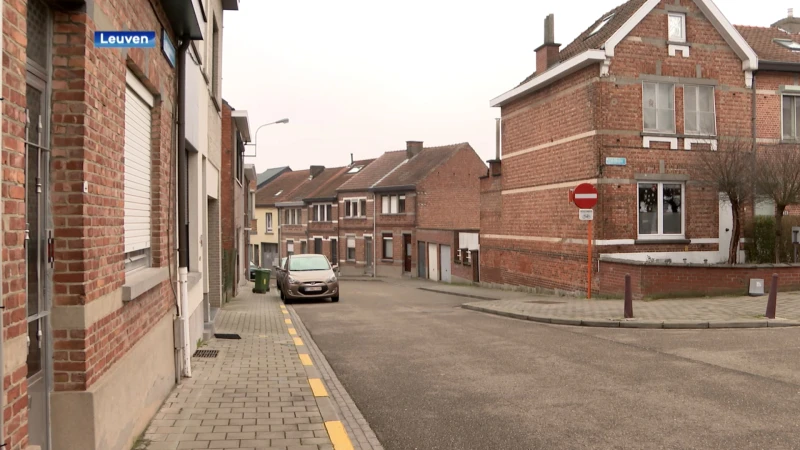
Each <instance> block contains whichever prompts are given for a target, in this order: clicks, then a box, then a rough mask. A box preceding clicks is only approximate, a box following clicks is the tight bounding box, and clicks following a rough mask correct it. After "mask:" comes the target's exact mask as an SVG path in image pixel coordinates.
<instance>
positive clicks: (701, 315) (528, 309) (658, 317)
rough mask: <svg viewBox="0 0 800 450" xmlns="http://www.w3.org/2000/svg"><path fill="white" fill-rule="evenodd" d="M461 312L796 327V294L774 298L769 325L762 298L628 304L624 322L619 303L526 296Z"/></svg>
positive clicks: (564, 321)
mask: <svg viewBox="0 0 800 450" xmlns="http://www.w3.org/2000/svg"><path fill="white" fill-rule="evenodd" d="M462 307H464V308H466V309H471V310H475V311H481V312H487V313H491V314H497V315H501V316H506V317H513V318H518V319H525V320H532V321H536V322H545V323H555V324H560V325H582V326H600V327H625V328H756V327H774V326H783V327H785V326H800V292H786V293H778V299H777V308H776V314H775V317H776V318H775V319H774V320H768V319H765V318H764V313H765V312H766V309H767V296H766V295H764V296H760V297H717V298H694V299H677V300H654V301H634V302H633V316H634V318H633V319H628V320H626V319H624V313H623V307H624V304H623V301H622V300H586V299H570V298H566V297H548V296H529V297H525V298H516V299H503V300H496V301H478V302H476V301H471V302H467V303H465V304H464V305H462Z"/></svg>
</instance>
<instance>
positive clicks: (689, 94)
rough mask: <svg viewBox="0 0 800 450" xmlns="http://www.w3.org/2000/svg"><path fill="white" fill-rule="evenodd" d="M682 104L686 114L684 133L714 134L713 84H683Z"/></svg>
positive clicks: (715, 127)
mask: <svg viewBox="0 0 800 450" xmlns="http://www.w3.org/2000/svg"><path fill="white" fill-rule="evenodd" d="M683 104H684V108H685V116H686V119H685V120H686V124H685V131H686V133H691V134H703V135H714V134H716V129H717V126H716V116H715V107H714V87H713V86H684V88H683Z"/></svg>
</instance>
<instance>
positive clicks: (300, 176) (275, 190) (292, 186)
mask: <svg viewBox="0 0 800 450" xmlns="http://www.w3.org/2000/svg"><path fill="white" fill-rule="evenodd" d="M309 175H311V172H310V171H309V170H295V171H292V172H284V173H282V174H280V175H279V176H278V177H277V178H275V179H274V180H272V182H270V183H269V184H267V185H266V186H264V187H262V188H261V189H259V190H258V191H256V206H257V207H258V206H260V207H264V206H275V203H279V202H285V201H287V199H289V198H290V197H291V196H292V194H293V193H294V191H296V190H297V189H298V188H299V187H300V186H302V185H303V184H305V183H307V182H308V177H309ZM276 194H277V195H276Z"/></svg>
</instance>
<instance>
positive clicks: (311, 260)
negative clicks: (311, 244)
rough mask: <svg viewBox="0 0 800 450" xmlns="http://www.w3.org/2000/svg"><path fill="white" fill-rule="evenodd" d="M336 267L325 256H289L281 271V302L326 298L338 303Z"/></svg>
mask: <svg viewBox="0 0 800 450" xmlns="http://www.w3.org/2000/svg"><path fill="white" fill-rule="evenodd" d="M338 269H339V267H338V266H337V265H335V264H334V265H331V263H330V261H328V258H327V257H326V256H325V255H316V254H306V255H289V256H287V258H286V264H285V266H284V267H283V268H282V270H281V274H280V280H281V282H280V285H279V289H280V291H281V300H283V301H284V302H289V301H291V300H297V299H302V298H309V299H310V298H326V297H330V298H331V301H334V302H338V301H339V277H338V271H339V270H338Z"/></svg>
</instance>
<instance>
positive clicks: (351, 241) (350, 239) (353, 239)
mask: <svg viewBox="0 0 800 450" xmlns="http://www.w3.org/2000/svg"><path fill="white" fill-rule="evenodd" d="M345 239H346V240H347V247H346V249H345V255H344V257H345V260H347V261H355V260H356V237H355V236H346V237H345ZM350 244H353V245H352V246H351V245H350ZM351 248H352V249H353V257H352V258H350V249H351Z"/></svg>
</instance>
